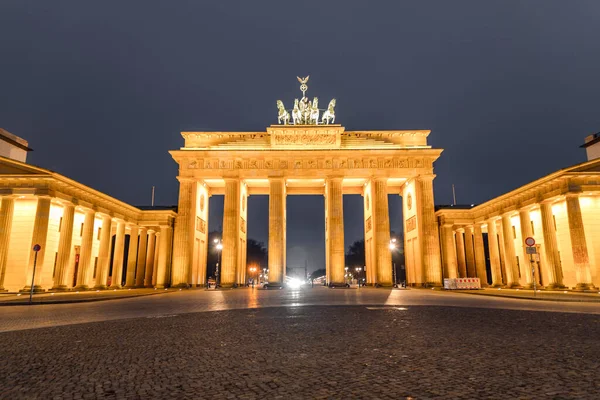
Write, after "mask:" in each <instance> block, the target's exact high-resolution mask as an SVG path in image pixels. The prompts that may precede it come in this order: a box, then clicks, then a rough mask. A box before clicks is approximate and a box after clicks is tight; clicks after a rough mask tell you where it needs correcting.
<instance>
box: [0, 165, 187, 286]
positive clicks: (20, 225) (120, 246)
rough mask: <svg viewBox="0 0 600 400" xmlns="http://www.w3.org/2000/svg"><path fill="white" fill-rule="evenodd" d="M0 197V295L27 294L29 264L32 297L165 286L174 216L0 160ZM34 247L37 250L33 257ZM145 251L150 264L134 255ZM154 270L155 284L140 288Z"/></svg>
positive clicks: (44, 171)
mask: <svg viewBox="0 0 600 400" xmlns="http://www.w3.org/2000/svg"><path fill="white" fill-rule="evenodd" d="M0 196H1V204H0V290H7V291H11V292H14V291H19V290H29V289H30V288H31V281H32V277H33V266H34V261H35V264H36V268H35V282H34V290H36V291H43V290H49V289H52V290H73V289H77V290H85V289H90V288H98V289H106V288H108V287H111V288H120V287H122V286H123V285H127V286H128V287H134V286H135V287H143V286H148V285H150V286H152V285H154V286H157V287H161V286H164V284H165V282H170V246H171V233H170V232H171V231H172V229H173V222H174V219H175V216H176V213H175V211H174V210H141V209H139V208H136V207H133V206H130V205H128V204H126V203H123V202H121V201H119V200H117V199H115V198H113V197H110V196H107V195H105V194H103V193H100V192H98V191H96V190H94V189H91V188H89V187H87V186H84V185H82V184H80V183H77V182H75V181H73V180H71V179H68V178H66V177H64V176H62V175H60V174H57V173H54V172H52V171H48V170H45V169H43V168H38V167H35V166H32V165H28V164H25V163H22V162H19V161H16V160H11V159H8V158H4V157H0ZM147 234H149V235H150V234H151V235H153V236H157V237H158V241H157V242H156V243H157V245H148V246H146V237H145V236H146V235H147ZM126 237H129V238H130V239H129V240H127V241H126ZM138 238H139V240H138ZM138 242H139V243H140V245H139V251H138ZM148 243H150V242H149V241H148ZM153 243H154V242H153ZM35 244H39V245H40V246H41V249H40V251H39V252H38V253H37V257H36V255H35V252H34V251H33V246H34V245H35ZM113 247H114V250H113V249H112V248H113ZM146 252H147V253H148V255H150V254H153V255H154V254H155V253H157V252H158V258H156V257H151V259H152V260H154V261H153V262H152V263H151V264H148V263H147V262H146V260H148V259H150V257H148V256H146V254H144V257H142V258H140V257H138V253H139V254H140V255H141V253H146ZM111 254H112V257H111ZM126 259H127V262H125V260H126ZM154 269H156V271H157V273H156V275H154V276H155V278H156V282H150V281H147V280H146V282H144V278H145V277H148V276H150V277H151V276H153V271H154ZM150 270H151V271H150ZM148 272H149V274H148ZM136 276H139V277H140V280H136Z"/></svg>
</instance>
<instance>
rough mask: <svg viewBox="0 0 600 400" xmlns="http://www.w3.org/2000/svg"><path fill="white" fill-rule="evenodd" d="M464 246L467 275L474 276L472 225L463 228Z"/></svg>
mask: <svg viewBox="0 0 600 400" xmlns="http://www.w3.org/2000/svg"><path fill="white" fill-rule="evenodd" d="M465 248H466V251H467V277H469V278H475V277H476V276H477V273H476V272H475V253H474V250H473V226H467V227H466V228H465Z"/></svg>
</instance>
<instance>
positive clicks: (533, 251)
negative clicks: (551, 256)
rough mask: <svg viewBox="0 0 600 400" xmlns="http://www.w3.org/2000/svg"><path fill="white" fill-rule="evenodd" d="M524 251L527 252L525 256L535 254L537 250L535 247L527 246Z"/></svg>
mask: <svg viewBox="0 0 600 400" xmlns="http://www.w3.org/2000/svg"><path fill="white" fill-rule="evenodd" d="M525 250H526V251H527V254H537V251H536V250H537V249H536V248H535V247H531V246H528V247H526V248H525Z"/></svg>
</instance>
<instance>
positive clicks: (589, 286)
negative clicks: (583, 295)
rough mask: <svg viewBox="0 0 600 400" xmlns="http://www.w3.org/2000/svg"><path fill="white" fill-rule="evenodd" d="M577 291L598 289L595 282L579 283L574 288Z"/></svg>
mask: <svg viewBox="0 0 600 400" xmlns="http://www.w3.org/2000/svg"><path fill="white" fill-rule="evenodd" d="M573 290H574V291H575V292H584V291H586V290H598V288H597V287H595V286H594V284H593V283H578V284H577V286H575V288H574V289H573Z"/></svg>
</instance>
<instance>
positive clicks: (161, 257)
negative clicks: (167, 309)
mask: <svg viewBox="0 0 600 400" xmlns="http://www.w3.org/2000/svg"><path fill="white" fill-rule="evenodd" d="M169 229H171V228H170V227H168V226H165V225H161V227H160V236H159V238H160V239H159V242H158V267H157V269H156V287H157V288H158V289H163V288H164V287H165V282H166V281H167V256H168V254H169V232H168V231H169Z"/></svg>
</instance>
